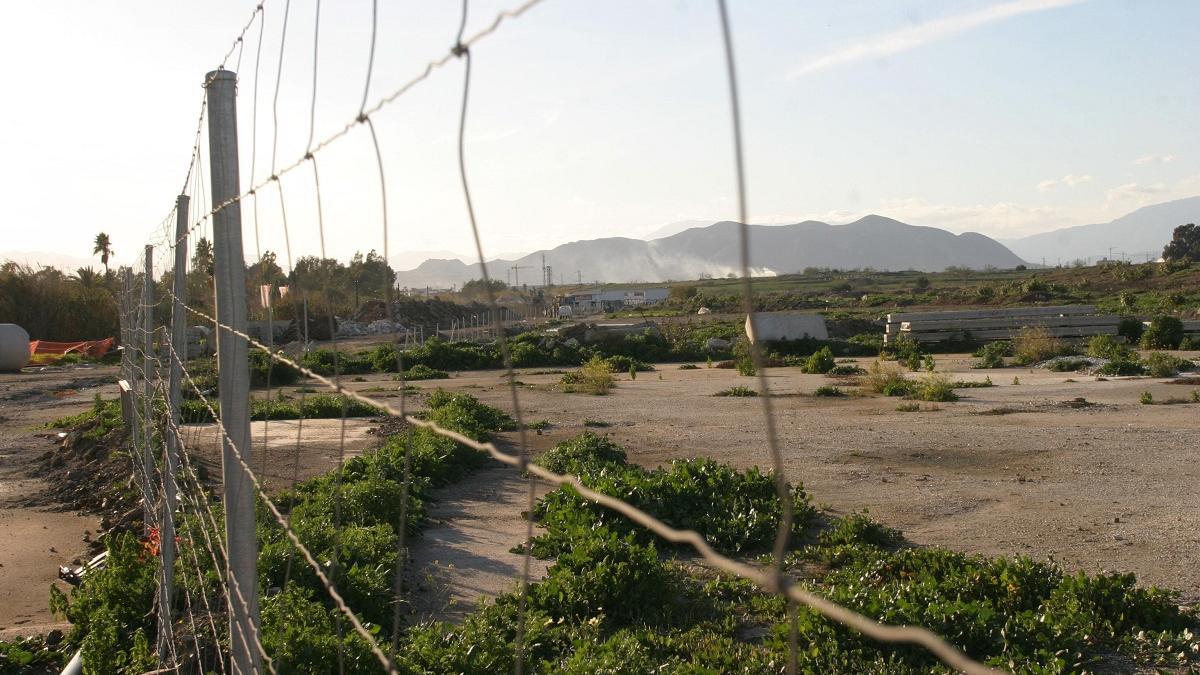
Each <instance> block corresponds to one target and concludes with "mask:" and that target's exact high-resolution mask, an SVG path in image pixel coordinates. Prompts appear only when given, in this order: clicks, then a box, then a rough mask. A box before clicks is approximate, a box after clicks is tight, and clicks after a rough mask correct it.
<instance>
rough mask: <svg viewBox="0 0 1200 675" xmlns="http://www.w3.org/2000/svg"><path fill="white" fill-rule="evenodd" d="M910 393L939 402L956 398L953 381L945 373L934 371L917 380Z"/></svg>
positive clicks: (914, 396) (923, 399)
mask: <svg viewBox="0 0 1200 675" xmlns="http://www.w3.org/2000/svg"><path fill="white" fill-rule="evenodd" d="M910 395H911V396H912V397H913V398H917V399H920V400H922V401H937V402H939V403H943V402H950V401H957V400H958V394H956V393H955V392H954V383H953V382H951V381H950V379H949V378H947V377H946V376H945V375H939V374H936V373H931V374H929V375H926V376H925V377H924V378H922V379H921V380H920V381H919V382H917V383H916V385H915V386H914V387H913V389H912V393H911V394H910Z"/></svg>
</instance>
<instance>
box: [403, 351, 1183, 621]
mask: <svg viewBox="0 0 1200 675" xmlns="http://www.w3.org/2000/svg"><path fill="white" fill-rule="evenodd" d="M860 361H861V362H862V363H863V365H866V363H867V362H868V361H869V360H867V359H862V360H860ZM970 361H971V359H970V358H969V357H967V356H965V355H959V356H954V357H942V358H939V359H938V366H939V369H942V370H946V371H948V372H949V374H950V376H951V377H953V378H955V379H963V380H983V379H984V377H990V378H991V379H992V380H993V382H994V383H995V384H996V385H997V386H994V387H989V388H977V389H960V390H959V393H960V394H961V395H962V400H961V401H959V402H956V403H940V404H936V405H931V404H923V409H922V411H921V412H899V411H897V410H896V407H897V404H899V403H900V402H901V401H900V400H899V399H895V398H886V397H881V396H873V395H872V396H862V397H856V396H850V397H846V398H840V399H839V398H818V397H813V396H811V393H812V391H813V390H814V389H816V388H817V387H818V386H821V385H823V384H828V383H829V382H830V380H829V378H826V377H824V376H820V375H804V374H801V373H800V372H799V370H798V369H796V368H779V369H773V370H771V371H770V372H769V377H768V380H769V383H770V388H771V391H772V393H773V396H772V398H771V404H772V406H773V408H774V411H775V424H776V429H777V431H778V433H779V438H780V444H781V448H782V451H783V455H784V468H785V470H786V472H787V473H788V475H789V477H790V478H791V479H792V480H798V481H802V482H803V483H804V485H805V488H806V489H807V490H808V492H809V494H810V495H812V498H813V501H814V503H815V504H817V505H819V506H824V507H826V508H828V509H829V510H830V511H831V512H834V513H849V512H853V511H862V510H869V511H870V513H871V516H872V517H873V518H876V519H878V520H880V521H882V522H884V523H886V524H888V525H891V526H893V527H897V528H900V529H901V530H903V531H904V533H905V535H906V536H907V538H908V539H909V540H910V541H912V542H913V543H915V544H918V545H938V546H946V547H949V548H952V549H956V550H961V551H966V552H971V553H981V554H987V555H1028V556H1032V557H1034V558H1036V559H1047V558H1050V559H1054V560H1056V561H1058V562H1059V563H1061V564H1063V565H1064V566H1065V567H1066V568H1068V569H1072V570H1086V571H1088V572H1096V571H1100V570H1108V571H1128V572H1134V573H1136V574H1137V576H1138V579H1139V581H1140V582H1141V583H1142V584H1146V585H1159V586H1165V587H1170V588H1174V589H1177V590H1179V591H1181V592H1182V594H1183V596H1184V599H1185V600H1187V601H1190V602H1195V601H1196V600H1197V599H1200V534H1198V533H1200V527H1198V526H1200V514H1198V512H1197V510H1196V508H1195V501H1196V497H1197V488H1196V485H1197V478H1198V474H1200V470H1198V469H1197V463H1196V452H1197V448H1200V445H1198V444H1197V441H1196V427H1197V423H1198V422H1200V405H1198V404H1179V405H1142V404H1141V403H1139V396H1140V394H1141V393H1142V392H1143V391H1150V392H1151V393H1152V394H1153V396H1154V398H1155V399H1156V400H1166V399H1168V398H1171V397H1175V398H1186V396H1187V395H1188V394H1189V393H1190V390H1189V389H1187V388H1186V387H1181V386H1179V385H1173V384H1169V383H1167V381H1166V380H1158V379H1153V378H1144V377H1136V378H1111V379H1109V380H1106V381H1100V380H1097V378H1094V377H1092V376H1087V375H1083V374H1071V373H1051V372H1048V371H1042V370H1030V369H1027V368H1026V369H1016V368H1005V369H996V370H986V371H985V370H973V369H971V368H970ZM536 372H537V371H533V370H526V371H522V372H521V373H519V374H518V378H519V380H520V381H521V382H523V383H524V386H523V387H522V388H521V391H520V396H521V403H522V407H523V412H524V417H525V419H526V420H527V421H535V420H541V419H545V420H547V421H549V422H550V424H551V427H550V428H549V430H548V431H547V432H546V434H545V435H540V436H531V438H532V439H533V441H534V445H535V448H534V449H535V450H540V449H545V448H547V447H549V446H550V445H552V444H553V443H554V442H557V441H559V440H563V439H566V438H569V437H571V436H574V435H576V434H578V433H580V432H582V431H583V430H584V426H583V420H584V419H585V418H591V419H594V420H600V421H603V422H607V423H609V424H610V425H611V426H609V427H607V428H604V429H600V431H604V432H606V433H609V434H611V435H612V436H613V437H614V438H615V439H616V440H617V441H619V442H620V443H622V444H623V445H624V446H625V447H626V448H627V450H628V451H629V455H630V458H631V459H632V460H634V461H637V462H639V463H642V464H644V465H646V466H657V465H661V464H664V463H667V462H670V461H671V460H672V459H677V458H683V457H693V456H708V457H712V458H715V459H718V460H720V461H724V462H728V463H730V464H733V465H735V466H739V467H750V466H768V465H769V463H770V462H769V459H768V448H767V442H766V431H765V428H764V423H763V413H762V400H761V399H757V398H721V397H713V396H712V394H713V393H715V392H717V391H719V390H722V389H725V388H727V387H730V386H733V385H737V384H741V385H748V386H753V385H754V381H753V380H751V379H749V378H744V377H741V376H739V375H737V373H736V372H735V371H732V370H722V369H709V368H705V367H704V366H703V364H701V367H700V368H699V369H697V370H679V369H678V366H677V365H673V364H666V365H660V366H658V371H657V372H653V373H640V374H639V375H638V377H637V379H636V380H635V381H630V380H629V379H628V377H626V376H622V377H621V378H620V382H619V384H618V386H617V387H616V388H615V389H613V390H612V392H611V393H610V394H609V395H607V396H590V395H587V394H566V393H562V392H561V391H558V390H557V389H556V388H554V387H553V386H552V384H553V383H554V382H556V381H557V380H558V379H559V377H560V375H557V374H536ZM1014 378H1019V382H1020V383H1019V384H1013V379H1014ZM421 384H422V385H423V386H426V387H429V386H444V387H446V388H450V389H456V390H462V391H467V392H470V393H472V394H474V395H476V396H478V397H479V398H480V399H481V400H483V401H485V402H487V403H490V404H492V405H496V406H499V407H501V408H505V409H507V408H509V407H510V406H509V401H510V399H509V393H508V391H507V387H506V386H505V385H504V383H503V380H502V375H501V374H500V373H497V372H479V373H463V374H461V375H459V376H456V377H454V378H452V379H450V380H442V381H440V382H437V383H432V384H430V383H421ZM1080 398H1082V399H1083V401H1080V400H1078V399H1080ZM930 408H933V409H930ZM506 437H507V440H509V441H514V440H515V438H514V434H506ZM520 503H521V502H520V501H519V500H515V499H513V497H512V496H511V495H508V496H505V497H503V498H498V499H496V500H495V501H493V502H492V504H491V506H490V507H487V506H485V505H482V504H481V505H479V506H478V507H474V510H473V511H471V513H469V514H465V515H463V516H462V518H463V521H464V524H463V526H462V529H464V530H465V529H466V527H467V525H466V523H467V522H471V521H476V520H484V521H486V522H489V523H494V522H495V521H497V520H500V519H502V518H504V516H503V514H504V513H507V514H508V515H507V518H508V519H509V521H510V522H511V521H514V520H515V521H519V519H520V511H521V510H522V508H520V507H519V505H520ZM452 517H454V516H452ZM492 527H495V526H494V525H492ZM510 527H515V526H510ZM518 529H519V528H516V529H513V531H514V532H517V531H518ZM458 534H459V535H461V534H463V533H462V532H460V533H458ZM439 536H450V535H449V533H444V532H441V531H440V530H439V531H432V532H429V533H427V536H426V537H425V538H423V539H422V540H420V541H418V542H417V543H416V546H417V547H418V553H417V555H418V557H419V558H420V557H421V556H422V555H424V554H422V553H420V552H419V548H420V547H422V546H430V547H434V546H438V545H439V544H436V543H434V542H436V541H437V540H438V537H439ZM456 536H458V535H456ZM462 539H463V543H462V544H461V545H460V546H458V547H457V549H459V550H461V553H462V556H463V557H464V558H465V557H467V556H470V557H482V558H487V559H492V560H496V559H503V554H504V552H505V551H507V549H508V548H509V547H511V546H513V545H515V544H517V543H519V542H520V540H521V537H520V536H514V537H511V538H509V539H508V540H506V541H504V542H498V541H497V542H493V541H491V540H490V539H473V538H470V537H465V536H464V537H462ZM489 548H490V551H489ZM433 557H434V558H438V559H439V560H442V562H444V563H446V562H448V563H450V564H457V563H455V561H453V560H451V561H447V560H445V558H446V556H438V555H434V556H433ZM464 586H465V583H464ZM467 590H470V589H465V588H464V592H465V591H467ZM452 595H453V592H452ZM460 595H461V594H460ZM455 597H458V598H459V599H460V600H461V597H459V596H455Z"/></svg>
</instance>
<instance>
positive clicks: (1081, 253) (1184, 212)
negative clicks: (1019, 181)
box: [1001, 197, 1200, 265]
mask: <svg viewBox="0 0 1200 675" xmlns="http://www.w3.org/2000/svg"><path fill="white" fill-rule="evenodd" d="M1187 223H1200V197H1188V198H1186V199H1176V200H1174V201H1170V202H1163V203H1162V204H1154V205H1152V206H1143V207H1142V208H1140V209H1138V210H1136V211H1134V212H1132V213H1129V214H1126V215H1124V216H1121V217H1120V218H1117V219H1116V220H1113V221H1110V222H1107V223H1098V224H1095V225H1078V226H1075V227H1064V228H1062V229H1061V230H1052V231H1050V232H1043V233H1041V234H1034V235H1031V236H1028V237H1022V238H1020V239H1011V240H1001V241H1002V242H1003V243H1004V244H1005V245H1007V246H1008V248H1009V249H1011V250H1012V252H1013V253H1016V254H1017V255H1019V256H1021V257H1022V258H1024V259H1026V260H1028V261H1030V262H1036V263H1041V262H1042V260H1043V259H1045V262H1046V264H1047V265H1055V264H1058V263H1059V262H1061V263H1063V264H1067V263H1071V262H1074V261H1075V260H1088V259H1090V260H1091V261H1093V262H1094V261H1096V260H1097V259H1099V258H1109V257H1111V258H1114V259H1120V258H1122V257H1125V259H1128V260H1133V261H1136V262H1143V261H1145V260H1147V259H1150V260H1156V259H1157V258H1158V257H1159V256H1161V255H1162V250H1163V247H1164V246H1166V245H1167V242H1168V241H1170V240H1171V234H1172V233H1173V232H1174V230H1175V228H1176V227H1178V226H1179V225H1186V224H1187Z"/></svg>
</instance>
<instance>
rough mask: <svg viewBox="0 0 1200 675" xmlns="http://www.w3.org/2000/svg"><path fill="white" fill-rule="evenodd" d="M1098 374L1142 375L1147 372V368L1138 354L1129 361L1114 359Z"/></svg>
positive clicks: (1099, 370) (1103, 366) (1101, 367)
mask: <svg viewBox="0 0 1200 675" xmlns="http://www.w3.org/2000/svg"><path fill="white" fill-rule="evenodd" d="M1096 372H1098V373H1100V374H1101V375H1141V374H1143V373H1145V372H1146V368H1145V366H1143V365H1142V363H1141V360H1140V359H1138V356H1137V354H1134V355H1133V356H1132V357H1131V358H1128V359H1113V360H1112V361H1109V362H1108V363H1106V364H1104V365H1102V366H1100V367H1099V368H1098V369H1097V370H1096Z"/></svg>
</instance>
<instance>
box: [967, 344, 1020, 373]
mask: <svg viewBox="0 0 1200 675" xmlns="http://www.w3.org/2000/svg"><path fill="white" fill-rule="evenodd" d="M974 355H975V356H977V357H979V360H978V361H976V362H975V364H974V366H973V367H975V368H1003V367H1004V357H1006V356H1012V355H1013V344H1012V342H1009V341H1008V340H1000V341H998V342H989V343H987V344H986V345H984V346H982V347H980V348H979V349H978V350H976V352H975V354H974Z"/></svg>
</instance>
